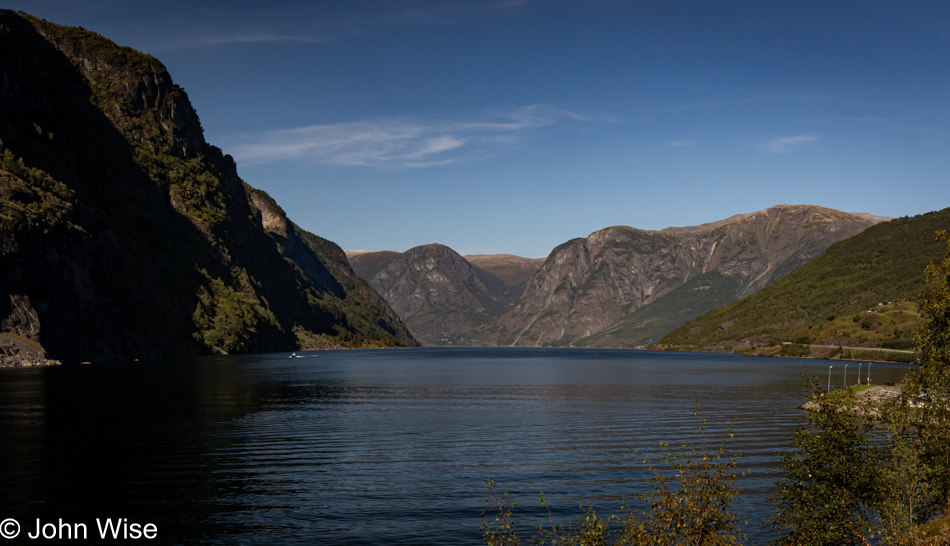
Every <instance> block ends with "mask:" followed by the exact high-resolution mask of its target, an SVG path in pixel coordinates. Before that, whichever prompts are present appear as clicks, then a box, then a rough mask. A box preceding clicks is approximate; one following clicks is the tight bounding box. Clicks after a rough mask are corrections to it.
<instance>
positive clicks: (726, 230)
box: [486, 205, 875, 346]
mask: <svg viewBox="0 0 950 546" xmlns="http://www.w3.org/2000/svg"><path fill="white" fill-rule="evenodd" d="M873 223H875V221H874V220H872V219H868V218H865V217H862V216H858V215H853V214H848V213H844V212H840V211H836V210H832V209H826V208H822V207H813V206H804V205H800V206H785V205H782V206H776V207H772V208H770V209H767V210H764V211H761V212H757V213H752V214H746V215H739V216H736V217H733V218H731V219H729V220H728V221H724V222H715V223H713V224H707V225H704V226H696V227H692V228H670V229H666V230H663V231H658V232H657V231H643V230H638V229H634V228H630V227H624V226H615V227H609V228H606V229H603V230H600V231H597V232H595V233H592V234H591V235H590V236H589V237H587V238H586V239H575V240H573V241H568V242H567V243H564V244H563V245H561V246H560V247H558V248H556V249H554V251H553V252H552V253H551V255H550V256H549V257H548V259H547V261H546V262H545V263H544V265H543V266H541V269H540V270H539V271H538V273H537V274H535V276H534V277H532V278H531V280H529V281H528V284H527V286H526V287H525V291H524V293H523V294H522V296H521V299H520V301H519V302H518V303H517V304H516V305H515V306H514V307H513V308H512V309H511V310H510V311H509V312H508V313H506V314H505V315H503V316H502V317H500V318H499V319H498V320H497V321H496V323H495V325H494V328H492V329H490V330H489V331H488V332H486V333H487V335H488V336H490V337H489V339H491V340H492V341H494V342H495V343H497V344H500V345H525V346H545V345H568V344H574V343H575V342H581V341H583V342H582V343H581V344H584V345H596V346H617V344H616V343H615V342H614V341H612V340H610V338H609V337H601V338H599V339H598V338H595V339H586V338H590V337H591V336H595V335H597V334H599V333H601V332H604V331H605V330H610V329H611V328H614V327H623V326H624V324H621V322H620V321H622V319H624V318H625V317H627V316H628V315H630V314H631V313H633V312H635V311H637V310H638V309H640V308H642V307H644V306H647V305H649V304H655V303H658V302H660V301H661V300H663V299H664V298H666V297H669V296H671V295H674V294H677V291H678V290H679V291H680V292H681V291H682V289H683V288H684V287H685V286H687V285H688V286H689V297H688V298H687V299H688V300H690V301H691V306H692V307H693V308H694V309H702V308H703V307H707V306H708V305H704V304H703V303H702V302H709V305H714V306H718V305H721V304H723V303H727V302H728V301H734V300H736V299H738V298H740V297H742V296H744V295H747V294H750V293H752V292H755V291H756V290H758V289H760V288H762V287H764V286H766V285H767V284H769V283H770V282H772V281H773V280H775V279H777V278H779V277H782V276H783V275H785V274H787V273H789V272H790V271H792V270H794V269H795V268H797V267H798V266H800V265H802V264H804V263H806V262H808V261H810V260H811V259H813V258H815V257H816V256H818V255H819V254H820V253H821V252H822V251H823V250H824V249H825V248H827V247H828V246H830V245H831V244H833V243H836V242H838V241H840V240H842V239H846V238H848V237H851V236H853V235H856V234H858V233H860V232H861V231H863V230H864V229H865V228H867V227H869V226H870V225H872V224H873ZM691 282H692V283H691ZM690 283H691V284H690ZM707 310H708V309H707ZM691 312H692V311H691ZM694 316H695V315H694ZM688 318H692V317H685V318H683V321H684V322H685V320H687V319H688ZM678 325H679V324H676V326H678ZM626 326H628V327H632V328H636V326H637V325H636V324H628V325H626ZM674 327H675V326H674ZM621 329H622V328H621ZM671 329H672V328H671ZM627 339H629V336H627ZM654 341H655V340H654ZM628 342H629V341H628Z"/></svg>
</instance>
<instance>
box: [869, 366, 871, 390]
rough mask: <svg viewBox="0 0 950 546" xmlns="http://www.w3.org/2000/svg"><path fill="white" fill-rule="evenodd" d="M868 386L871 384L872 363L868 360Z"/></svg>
mask: <svg viewBox="0 0 950 546" xmlns="http://www.w3.org/2000/svg"><path fill="white" fill-rule="evenodd" d="M868 386H869V387H870V386H871V363H870V362H868Z"/></svg>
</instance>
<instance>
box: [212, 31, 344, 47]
mask: <svg viewBox="0 0 950 546" xmlns="http://www.w3.org/2000/svg"><path fill="white" fill-rule="evenodd" d="M326 42H327V40H325V39H322V38H317V37H314V36H293V35H286V34H267V33H254V34H233V35H224V36H205V37H204V38H202V39H200V40H199V45H206V46H208V45H226V44H259V43H278V44H290V43H305V44H324V43H326Z"/></svg>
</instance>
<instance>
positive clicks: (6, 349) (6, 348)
mask: <svg viewBox="0 0 950 546" xmlns="http://www.w3.org/2000/svg"><path fill="white" fill-rule="evenodd" d="M59 364H60V361H58V360H49V359H47V358H46V351H44V350H43V348H42V347H40V345H39V344H38V343H35V342H33V341H31V340H23V339H20V338H18V337H14V336H11V335H7V334H0V368H10V367H19V366H58V365H59Z"/></svg>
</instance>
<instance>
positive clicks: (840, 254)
mask: <svg viewBox="0 0 950 546" xmlns="http://www.w3.org/2000/svg"><path fill="white" fill-rule="evenodd" d="M948 227H950V209H944V210H941V211H936V212H931V213H927V214H922V215H918V216H914V217H912V218H906V217H905V218H898V219H896V220H892V221H890V222H886V223H883V224H878V225H876V226H872V227H870V228H868V229H867V230H865V231H864V232H862V233H861V234H859V235H857V236H855V237H852V238H850V239H847V240H845V241H842V242H840V243H838V244H835V245H833V246H831V247H830V248H828V250H827V251H826V252H825V254H823V255H822V256H819V257H818V258H816V259H815V260H814V261H812V262H810V263H808V264H805V265H804V266H802V267H800V268H799V269H797V270H795V271H793V272H792V273H791V274H789V275H787V276H786V277H784V278H782V279H779V280H777V281H775V282H774V283H772V284H771V285H770V286H768V287H766V288H765V289H763V290H761V291H759V292H756V293H755V294H752V295H750V296H748V297H746V298H743V299H741V300H739V301H737V302H734V303H732V304H729V305H727V306H725V307H722V308H720V309H717V310H715V311H711V312H709V313H707V314H705V315H703V316H701V317H698V318H696V319H694V320H692V321H690V322H688V323H686V324H684V325H683V326H681V327H680V328H678V329H676V330H674V331H673V332H670V333H669V334H667V335H666V336H664V337H663V338H662V339H661V340H660V345H661V346H673V347H679V348H693V349H707V350H722V349H723V348H725V347H726V346H731V347H735V348H737V349H740V348H742V347H748V346H757V345H766V344H770V343H775V342H777V341H786V340H787V341H792V340H794V339H795V337H796V336H800V335H801V332H802V331H803V330H805V331H807V330H808V328H809V326H811V329H812V330H814V329H815V328H821V327H823V326H824V324H825V323H826V322H828V318H829V317H831V316H832V315H834V316H835V317H853V316H854V315H855V314H858V313H861V312H865V311H867V310H868V309H871V308H873V307H876V306H877V304H878V303H882V302H890V301H898V300H905V299H913V298H916V297H917V296H918V295H919V294H920V293H921V292H922V291H924V290H925V289H926V284H925V278H924V273H923V271H924V267H925V266H926V264H927V263H928V262H929V261H930V260H931V259H932V258H933V257H934V256H936V255H937V254H938V253H939V252H940V250H941V248H940V245H938V244H936V243H935V241H934V232H935V231H937V230H940V229H947V228H948ZM902 328H903V327H902ZM809 338H810V339H812V340H815V338H812V337H811V336H809Z"/></svg>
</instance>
